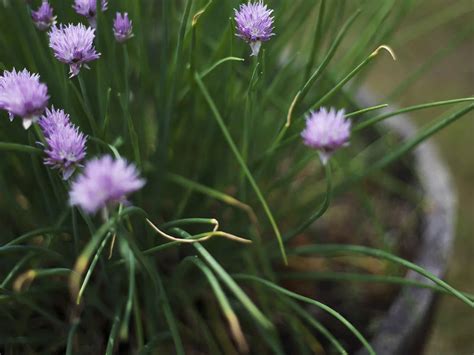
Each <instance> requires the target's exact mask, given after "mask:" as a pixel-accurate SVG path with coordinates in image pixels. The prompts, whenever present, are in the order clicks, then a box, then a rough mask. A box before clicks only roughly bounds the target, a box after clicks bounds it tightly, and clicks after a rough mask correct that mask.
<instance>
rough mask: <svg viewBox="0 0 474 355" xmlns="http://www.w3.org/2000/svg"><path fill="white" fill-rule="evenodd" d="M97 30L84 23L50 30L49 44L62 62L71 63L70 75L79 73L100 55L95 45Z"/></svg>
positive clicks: (55, 27)
mask: <svg viewBox="0 0 474 355" xmlns="http://www.w3.org/2000/svg"><path fill="white" fill-rule="evenodd" d="M94 38H95V30H94V29H93V28H90V27H85V26H84V25H82V24H78V25H72V24H69V25H67V26H61V27H57V26H54V27H53V28H52V30H51V31H50V32H49V46H50V47H51V48H52V49H53V51H54V56H55V57H56V59H58V60H59V61H60V62H63V63H66V64H69V68H70V70H69V73H70V77H71V78H72V77H74V76H76V75H78V74H79V71H80V70H81V67H82V66H85V67H86V68H89V67H88V66H87V63H88V62H91V61H93V60H96V59H98V58H99V57H100V53H97V52H96V50H95V47H94Z"/></svg>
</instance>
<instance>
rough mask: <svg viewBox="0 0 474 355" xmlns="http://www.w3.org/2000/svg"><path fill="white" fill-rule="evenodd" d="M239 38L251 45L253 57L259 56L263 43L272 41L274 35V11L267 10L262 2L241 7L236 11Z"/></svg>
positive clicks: (260, 0)
mask: <svg viewBox="0 0 474 355" xmlns="http://www.w3.org/2000/svg"><path fill="white" fill-rule="evenodd" d="M234 12H235V16H234V18H235V22H236V24H237V34H236V35H237V36H238V37H240V38H242V39H243V40H244V41H245V42H247V43H249V44H250V48H251V49H252V54H251V55H253V56H257V55H258V53H259V51H260V47H261V45H262V42H266V41H268V40H270V38H271V37H272V36H273V35H274V33H273V19H274V18H273V16H272V13H273V10H270V9H268V8H267V5H264V4H263V1H262V0H259V1H256V2H251V1H250V0H249V2H248V3H247V4H242V5H240V8H239V9H238V10H237V9H235V10H234Z"/></svg>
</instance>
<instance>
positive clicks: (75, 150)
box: [44, 124, 87, 180]
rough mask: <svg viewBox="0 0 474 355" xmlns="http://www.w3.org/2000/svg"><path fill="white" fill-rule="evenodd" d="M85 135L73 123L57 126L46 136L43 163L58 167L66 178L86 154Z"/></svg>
mask: <svg viewBox="0 0 474 355" xmlns="http://www.w3.org/2000/svg"><path fill="white" fill-rule="evenodd" d="M86 140H87V138H86V136H85V135H84V134H83V133H82V132H80V131H79V129H78V128H77V127H76V126H74V125H73V124H67V125H65V126H61V125H59V126H57V127H55V129H54V130H53V131H52V132H51V133H50V135H48V136H46V149H45V153H46V155H47V157H46V159H45V160H44V163H45V165H49V166H51V167H52V168H53V169H59V170H60V171H61V172H62V174H63V179H64V180H67V179H69V178H70V177H71V175H72V174H73V173H74V171H75V169H76V168H77V167H78V166H80V163H81V161H82V160H83V159H84V158H85V156H86Z"/></svg>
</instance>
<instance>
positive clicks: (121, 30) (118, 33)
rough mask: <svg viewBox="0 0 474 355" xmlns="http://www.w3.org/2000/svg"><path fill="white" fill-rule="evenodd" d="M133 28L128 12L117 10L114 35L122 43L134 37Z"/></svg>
mask: <svg viewBox="0 0 474 355" xmlns="http://www.w3.org/2000/svg"><path fill="white" fill-rule="evenodd" d="M132 30H133V28H132V21H130V19H129V18H128V14H127V13H126V12H125V13H124V14H121V13H120V12H117V15H116V17H115V20H114V36H115V39H116V40H117V42H119V43H122V42H125V41H126V40H127V39H130V38H132V37H133V33H132Z"/></svg>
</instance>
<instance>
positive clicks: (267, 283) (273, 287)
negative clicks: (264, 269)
mask: <svg viewBox="0 0 474 355" xmlns="http://www.w3.org/2000/svg"><path fill="white" fill-rule="evenodd" d="M234 277H235V278H237V279H239V280H247V281H253V282H258V283H260V284H263V285H265V286H266V287H268V288H270V289H271V290H273V291H276V292H278V293H280V294H283V295H285V296H289V297H291V298H294V299H296V300H298V301H302V302H305V303H309V304H312V305H314V306H316V307H318V308H321V309H322V310H324V311H325V312H327V313H329V314H330V315H332V316H333V317H334V318H336V319H337V320H339V321H340V322H341V323H342V324H344V325H345V326H346V327H347V328H348V329H349V330H350V331H351V332H352V333H353V334H354V335H355V336H356V337H357V339H359V340H360V342H361V343H362V344H363V345H364V347H365V348H366V349H367V350H368V352H369V354H370V355H375V351H374V349H372V347H371V346H370V344H369V342H368V341H367V340H366V339H365V337H364V336H363V335H362V334H361V333H360V332H359V331H358V330H357V329H356V328H355V327H354V326H353V325H352V324H351V323H350V322H349V321H348V320H347V319H346V318H344V317H343V316H342V315H341V314H339V313H338V312H336V311H335V310H334V309H332V308H331V307H329V306H327V305H325V304H324V303H321V302H318V301H316V300H313V299H312V298H308V297H305V296H301V295H299V294H297V293H294V292H292V291H289V290H287V289H285V288H283V287H280V286H278V285H276V284H274V283H272V282H270V281H267V280H264V279H261V278H259V277H256V276H252V275H244V274H238V275H234Z"/></svg>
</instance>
